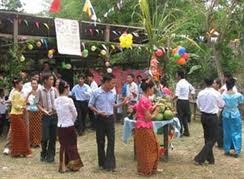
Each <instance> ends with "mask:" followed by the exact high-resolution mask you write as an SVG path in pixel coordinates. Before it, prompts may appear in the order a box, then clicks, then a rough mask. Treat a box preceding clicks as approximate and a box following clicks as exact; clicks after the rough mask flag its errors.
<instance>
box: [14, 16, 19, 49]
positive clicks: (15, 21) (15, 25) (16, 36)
mask: <svg viewBox="0 0 244 179" xmlns="http://www.w3.org/2000/svg"><path fill="white" fill-rule="evenodd" d="M13 29H14V30H13V41H14V48H17V46H18V31H19V27H18V15H16V18H14V23H13Z"/></svg>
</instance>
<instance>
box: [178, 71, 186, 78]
mask: <svg viewBox="0 0 244 179" xmlns="http://www.w3.org/2000/svg"><path fill="white" fill-rule="evenodd" d="M177 75H178V76H179V77H180V78H181V79H183V78H185V73H184V71H182V70H179V71H177Z"/></svg>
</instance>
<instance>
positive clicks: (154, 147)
mask: <svg viewBox="0 0 244 179" xmlns="http://www.w3.org/2000/svg"><path fill="white" fill-rule="evenodd" d="M135 148H136V159H137V171H138V174H139V175H144V176H149V175H152V174H154V173H155V172H156V171H157V166H158V160H159V156H160V155H159V144H158V142H157V139H156V136H155V134H154V132H153V129H147V128H139V129H135Z"/></svg>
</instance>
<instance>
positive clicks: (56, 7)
mask: <svg viewBox="0 0 244 179" xmlns="http://www.w3.org/2000/svg"><path fill="white" fill-rule="evenodd" d="M60 6H61V0H53V2H52V4H51V7H50V9H49V12H53V13H58V12H59V11H60Z"/></svg>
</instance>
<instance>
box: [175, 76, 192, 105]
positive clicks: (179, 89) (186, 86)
mask: <svg viewBox="0 0 244 179" xmlns="http://www.w3.org/2000/svg"><path fill="white" fill-rule="evenodd" d="M190 93H191V94H195V88H194V87H193V86H192V85H191V84H190V83H189V82H188V81H187V80H186V79H181V80H180V81H178V83H177V84H176V90H175V96H177V98H178V99H181V100H189V94H190Z"/></svg>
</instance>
